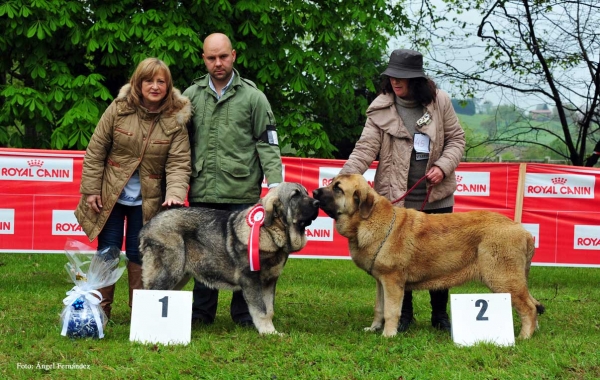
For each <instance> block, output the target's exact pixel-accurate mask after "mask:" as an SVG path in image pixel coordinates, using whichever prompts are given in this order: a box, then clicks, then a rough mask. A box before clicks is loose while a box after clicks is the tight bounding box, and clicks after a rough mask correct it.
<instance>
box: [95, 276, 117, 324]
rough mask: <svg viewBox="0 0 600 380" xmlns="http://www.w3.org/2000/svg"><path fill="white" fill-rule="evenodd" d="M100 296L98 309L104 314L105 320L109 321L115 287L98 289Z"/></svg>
mask: <svg viewBox="0 0 600 380" xmlns="http://www.w3.org/2000/svg"><path fill="white" fill-rule="evenodd" d="M98 291H99V292H100V294H102V301H100V307H101V308H102V310H104V314H106V319H107V320H108V319H110V311H111V310H112V303H113V299H114V298H115V285H114V284H113V285H110V286H107V287H104V288H100V289H98Z"/></svg>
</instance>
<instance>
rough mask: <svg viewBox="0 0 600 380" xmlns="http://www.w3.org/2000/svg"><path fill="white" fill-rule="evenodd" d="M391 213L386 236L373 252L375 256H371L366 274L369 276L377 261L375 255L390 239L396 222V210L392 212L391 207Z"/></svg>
mask: <svg viewBox="0 0 600 380" xmlns="http://www.w3.org/2000/svg"><path fill="white" fill-rule="evenodd" d="M392 212H393V213H394V216H392V221H391V223H390V227H389V228H388V231H387V234H385V237H384V238H383V240H382V241H381V243H380V244H379V247H377V251H375V255H374V256H373V261H371V266H370V267H369V270H368V272H367V273H369V274H371V271H373V266H374V265H375V261H376V260H377V255H379V251H381V247H383V245H384V244H385V242H386V241H387V239H388V237H390V233H392V227H394V222H396V210H394V208H393V207H392Z"/></svg>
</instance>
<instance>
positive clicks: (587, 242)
mask: <svg viewBox="0 0 600 380" xmlns="http://www.w3.org/2000/svg"><path fill="white" fill-rule="evenodd" d="M573 232H574V234H573V236H574V239H573V240H574V241H573V248H574V249H577V250H582V249H583V250H596V251H600V226H589V225H575V227H574V231H573Z"/></svg>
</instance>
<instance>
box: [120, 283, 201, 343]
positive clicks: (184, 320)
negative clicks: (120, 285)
mask: <svg viewBox="0 0 600 380" xmlns="http://www.w3.org/2000/svg"><path fill="white" fill-rule="evenodd" d="M191 322H192V292H187V291H179V290H134V291H133V302H132V307H131V330H130V332H129V340H130V341H132V342H141V343H162V344H188V343H189V342H190V340H191V338H192V323H191Z"/></svg>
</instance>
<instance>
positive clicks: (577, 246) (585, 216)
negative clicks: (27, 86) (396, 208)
mask: <svg viewBox="0 0 600 380" xmlns="http://www.w3.org/2000/svg"><path fill="white" fill-rule="evenodd" d="M83 155H84V152H73V151H49V150H24V149H0V185H1V188H0V194H1V195H2V200H3V202H2V204H1V205H0V252H36V253H63V247H64V244H65V241H66V240H67V239H68V238H71V239H75V240H79V241H82V242H84V243H87V244H90V242H89V240H88V239H87V237H86V236H85V234H84V233H83V231H82V230H81V227H80V226H79V224H78V223H77V220H76V219H75V216H74V215H73V211H74V209H75V207H76V206H77V202H78V201H79V182H80V178H81V170H82V162H83ZM283 164H284V179H285V180H286V181H289V182H299V183H301V184H303V185H304V186H305V187H306V188H307V189H308V191H309V193H310V192H312V190H314V189H316V188H318V187H321V186H325V185H327V184H328V183H329V181H331V179H332V178H333V177H334V176H335V175H336V174H337V173H338V172H339V171H340V169H341V168H342V166H343V164H344V161H342V160H324V159H306V158H291V157H284V158H283ZM375 168H376V163H375V164H374V165H373V166H372V167H371V168H370V169H369V170H367V172H366V173H365V174H364V176H365V178H366V179H367V181H369V182H370V183H372V182H373V180H374V177H375ZM456 175H457V182H458V187H457V190H456V193H455V199H456V206H455V211H456V212H464V211H469V210H477V209H485V210H491V211H495V212H498V213H501V214H504V215H506V216H508V217H510V218H511V219H514V220H517V221H520V222H521V223H522V224H523V226H524V227H525V228H526V229H527V230H528V231H530V232H531V233H532V235H533V236H534V238H535V241H536V254H535V256H534V258H533V261H534V263H535V264H536V265H556V266H589V267H600V183H599V181H600V170H598V169H597V168H582V167H573V166H564V165H549V164H503V163H466V162H464V163H461V164H460V165H459V167H458V169H457V171H456ZM264 185H265V186H264V191H265V192H266V184H264ZM306 234H307V237H308V244H307V245H306V247H305V248H304V249H303V250H302V251H300V252H298V253H296V254H294V255H293V257H303V258H329V259H349V254H348V244H347V241H346V239H345V238H344V237H342V236H340V235H339V234H338V233H337V232H336V231H335V226H334V221H333V219H331V218H329V217H328V216H326V215H325V214H324V213H321V214H319V217H318V218H317V220H315V221H314V222H313V224H312V225H311V226H310V227H309V228H307V230H306Z"/></svg>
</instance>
